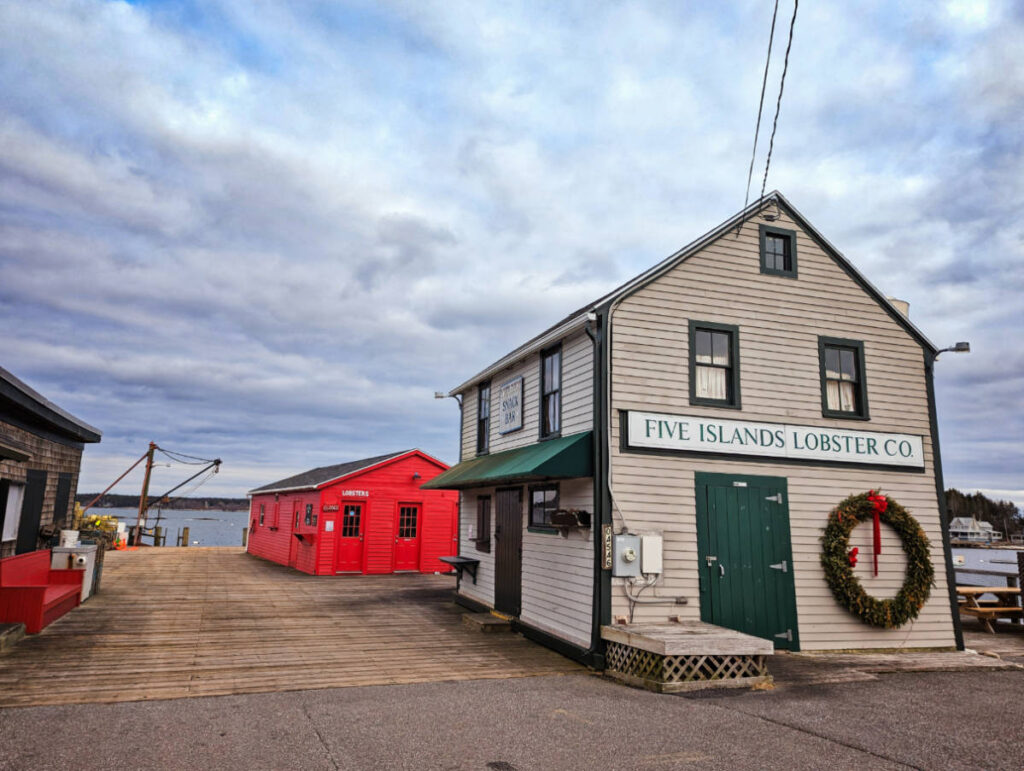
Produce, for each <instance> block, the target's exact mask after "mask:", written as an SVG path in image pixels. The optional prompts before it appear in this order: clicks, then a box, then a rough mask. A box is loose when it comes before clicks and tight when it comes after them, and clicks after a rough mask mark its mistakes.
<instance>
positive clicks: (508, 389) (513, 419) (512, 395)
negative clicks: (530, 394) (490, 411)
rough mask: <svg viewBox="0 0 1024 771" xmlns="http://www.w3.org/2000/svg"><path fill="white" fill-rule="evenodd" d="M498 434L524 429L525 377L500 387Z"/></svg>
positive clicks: (514, 379)
mask: <svg viewBox="0 0 1024 771" xmlns="http://www.w3.org/2000/svg"><path fill="white" fill-rule="evenodd" d="M498 419H499V421H500V422H499V424H498V433H499V434H509V433H512V432H513V431H518V430H519V429H521V428H522V427H523V377H522V375H520V376H519V377H517V378H513V379H512V380H509V381H508V382H507V383H502V384H501V385H500V386H498Z"/></svg>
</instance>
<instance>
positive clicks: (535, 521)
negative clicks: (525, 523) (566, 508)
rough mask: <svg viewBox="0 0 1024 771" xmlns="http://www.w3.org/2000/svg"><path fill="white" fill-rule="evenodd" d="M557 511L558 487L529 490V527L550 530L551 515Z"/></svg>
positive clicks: (532, 488)
mask: <svg viewBox="0 0 1024 771" xmlns="http://www.w3.org/2000/svg"><path fill="white" fill-rule="evenodd" d="M556 511H558V485H544V486H542V487H531V488H530V525H529V526H530V527H539V528H550V527H551V515H552V514H554V513H555V512H556Z"/></svg>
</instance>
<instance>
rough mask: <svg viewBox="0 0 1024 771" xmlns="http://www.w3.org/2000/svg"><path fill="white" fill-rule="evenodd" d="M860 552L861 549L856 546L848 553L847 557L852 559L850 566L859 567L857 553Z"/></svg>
mask: <svg viewBox="0 0 1024 771" xmlns="http://www.w3.org/2000/svg"><path fill="white" fill-rule="evenodd" d="M858 554H860V549H858V548H857V547H856V546H854V547H853V548H852V549H850V553H849V554H847V555H846V558H847V559H848V560H849V561H850V567H851V568H855V567H857V555H858Z"/></svg>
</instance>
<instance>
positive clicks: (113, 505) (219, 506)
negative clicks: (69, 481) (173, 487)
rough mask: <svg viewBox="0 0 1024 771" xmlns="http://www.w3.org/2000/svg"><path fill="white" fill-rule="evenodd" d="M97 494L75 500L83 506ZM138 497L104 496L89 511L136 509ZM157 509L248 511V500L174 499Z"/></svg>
mask: <svg viewBox="0 0 1024 771" xmlns="http://www.w3.org/2000/svg"><path fill="white" fill-rule="evenodd" d="M98 494H99V493H79V494H78V495H76V496H75V500H76V501H77V502H78V503H80V504H82V505H83V506H84V505H85V504H87V503H88V502H89V501H91V500H92V499H93V498H95V497H96V496H97V495H98ZM149 504H150V506H151V507H152V508H156V507H157V505H158V502H157V500H156V499H154V498H150V499H149ZM138 508H139V496H137V495H106V496H104V497H103V500H101V501H100V502H99V503H97V504H95V505H94V506H92V507H91V508H90V509H89V510H90V511H95V510H97V509H138ZM159 508H161V509H164V510H172V511H173V510H181V509H187V510H190V511H203V510H209V511H248V510H249V499H248V498H212V497H211V498H175V499H173V500H171V501H169V502H166V503H160V504H159Z"/></svg>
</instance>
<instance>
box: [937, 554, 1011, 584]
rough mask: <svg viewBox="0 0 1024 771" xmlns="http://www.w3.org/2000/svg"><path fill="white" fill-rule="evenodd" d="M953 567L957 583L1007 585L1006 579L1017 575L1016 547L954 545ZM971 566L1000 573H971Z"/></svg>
mask: <svg viewBox="0 0 1024 771" xmlns="http://www.w3.org/2000/svg"><path fill="white" fill-rule="evenodd" d="M952 552H953V569H954V570H955V571H956V581H957V583H958V584H967V585H968V586H1007V581H1006V579H1007V578H1009V577H1011V576H1012V577H1013V578H1016V577H1017V552H1018V550H1017V549H976V548H970V547H963V548H961V547H958V546H954V547H953V549H952ZM971 568H975V569H977V570H986V571H989V570H991V571H998V572H999V573H1001V574H1002V575H998V576H994V575H985V574H982V573H972V572H971Z"/></svg>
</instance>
